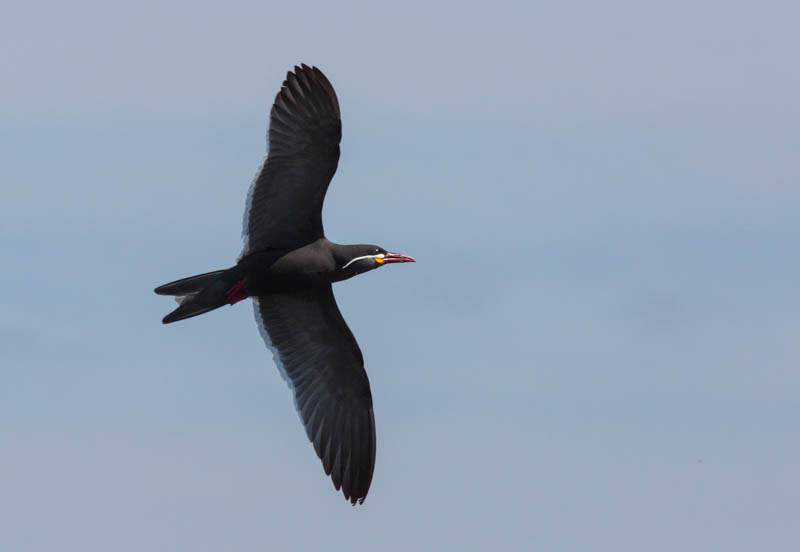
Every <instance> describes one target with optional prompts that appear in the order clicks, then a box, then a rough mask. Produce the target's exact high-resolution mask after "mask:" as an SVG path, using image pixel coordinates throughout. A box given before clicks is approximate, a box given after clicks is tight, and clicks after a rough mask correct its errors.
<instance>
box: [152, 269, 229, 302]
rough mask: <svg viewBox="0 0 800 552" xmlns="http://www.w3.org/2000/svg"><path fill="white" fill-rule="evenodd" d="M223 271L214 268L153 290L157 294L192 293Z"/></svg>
mask: <svg viewBox="0 0 800 552" xmlns="http://www.w3.org/2000/svg"><path fill="white" fill-rule="evenodd" d="M223 272H225V271H224V270H215V271H214V272H206V273H205V274H198V275H196V276H189V277H188V278H181V279H180V280H175V281H174V282H170V283H168V284H164V285H163V286H158V287H157V288H156V289H155V292H156V293H157V294H158V295H178V296H182V295H193V294H195V293H198V292H200V291H202V290H203V288H205V287H206V286H208V285H209V284H211V283H212V282H214V281H215V280H216V279H217V278H218V277H219V275H220V274H222V273H223Z"/></svg>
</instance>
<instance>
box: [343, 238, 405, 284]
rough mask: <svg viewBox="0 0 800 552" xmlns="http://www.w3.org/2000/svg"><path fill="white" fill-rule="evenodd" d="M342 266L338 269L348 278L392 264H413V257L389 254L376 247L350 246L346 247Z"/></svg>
mask: <svg viewBox="0 0 800 552" xmlns="http://www.w3.org/2000/svg"><path fill="white" fill-rule="evenodd" d="M343 260H344V264H342V265H341V266H340V267H339V268H340V270H343V271H345V272H346V273H348V277H349V276H355V275H356V274H362V273H364V272H367V271H369V270H373V269H375V268H379V267H381V266H384V265H387V264H393V263H413V262H416V261H415V260H414V258H413V257H409V256H408V255H402V254H400V253H390V252H388V251H386V250H385V249H384V248H383V247H379V246H377V245H350V246H347V255H346V258H345V259H343Z"/></svg>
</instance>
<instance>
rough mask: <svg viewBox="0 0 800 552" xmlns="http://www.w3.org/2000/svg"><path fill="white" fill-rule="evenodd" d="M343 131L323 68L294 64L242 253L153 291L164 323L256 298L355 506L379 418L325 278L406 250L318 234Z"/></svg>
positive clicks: (306, 421)
mask: <svg viewBox="0 0 800 552" xmlns="http://www.w3.org/2000/svg"><path fill="white" fill-rule="evenodd" d="M341 128H342V126H341V121H340V115H339V102H338V100H337V98H336V93H335V92H334V90H333V86H331V84H330V82H329V81H328V79H327V78H326V77H325V75H323V74H322V72H321V71H320V70H319V69H317V68H316V67H308V66H307V65H302V66H301V67H295V68H294V72H289V73H288V74H287V76H286V80H285V81H284V83H283V86H282V88H281V90H280V91H279V92H278V94H277V95H276V97H275V102H274V104H273V106H272V110H271V112H270V123H269V131H268V145H269V154H268V156H267V158H266V160H265V162H264V164H263V165H262V167H261V169H260V170H259V172H258V174H257V176H256V178H255V180H254V182H253V186H252V188H251V190H250V193H249V195H248V202H247V209H246V212H245V225H244V226H245V228H244V235H245V249H244V252H243V253H242V256H241V257H240V258H239V260H238V262H237V264H236V265H235V266H233V267H231V268H229V269H227V270H221V271H216V272H209V273H206V274H201V275H198V276H192V277H189V278H184V279H181V280H177V281H175V282H171V283H169V284H164V285H162V286H159V287H158V288H156V290H155V291H156V293H159V294H162V295H176V296H182V297H181V304H180V306H179V307H178V308H177V309H175V310H174V311H173V312H171V313H169V314H168V315H167V316H165V317H164V319H163V322H164V323H165V324H166V323H170V322H175V321H178V320H183V319H185V318H190V317H193V316H197V315H199V314H202V313H205V312H208V311H210V310H213V309H216V308H218V307H221V306H223V305H226V304H234V303H236V302H238V301H240V300H243V299H245V298H247V297H253V300H254V307H255V315H256V320H257V322H258V324H259V327H260V329H261V331H262V335H263V337H264V340H265V342H266V344H267V346H268V347H269V348H270V349H271V350H272V351H273V355H274V358H275V362H276V363H277V365H278V367H279V368H280V369H281V371H282V373H283V376H284V378H285V379H286V380H287V382H288V383H289V385H290V387H291V388H292V391H293V393H294V397H295V405H296V407H297V410H298V413H299V414H300V418H301V420H302V422H303V425H304V426H305V429H306V433H307V435H308V438H309V439H310V440H311V442H312V443H313V445H314V449H315V451H316V452H317V455H318V456H319V457H320V459H321V460H322V465H323V468H324V470H325V473H326V474H328V475H330V476H331V479H332V480H333V484H334V486H335V487H336V489H337V490H338V489H341V490H342V492H343V494H344V496H345V497H346V498H347V499H348V500H350V501H351V502H352V503H353V504H355V503H356V502H363V501H364V498H365V497H366V496H367V492H368V491H369V487H370V483H371V482H372V474H373V471H374V467H375V419H374V413H373V409H372V395H371V392H370V388H369V380H368V379H367V373H366V371H365V370H364V359H363V357H362V355H361V350H360V348H359V346H358V343H357V342H356V340H355V338H354V337H353V334H352V332H351V331H350V329H349V328H348V327H347V323H346V322H345V321H344V318H342V315H341V313H340V312H339V308H338V307H337V305H336V300H335V299H334V296H333V290H332V288H331V284H332V283H334V282H338V281H341V280H345V279H347V278H351V277H353V276H356V275H358V274H362V273H364V272H367V271H370V270H374V269H375V268H378V267H380V266H383V265H385V264H391V263H399V262H413V260H414V259H412V258H411V257H408V256H406V255H401V254H397V253H389V252H387V251H386V250H385V249H383V248H381V247H378V246H375V245H339V244H335V243H333V242H330V241H328V240H327V239H326V238H325V235H324V231H323V227H322V203H323V201H324V199H325V193H326V191H327V189H328V184H329V183H330V180H331V178H332V177H333V174H334V173H335V172H336V166H337V164H338V161H339V141H340V139H341V136H342V130H341Z"/></svg>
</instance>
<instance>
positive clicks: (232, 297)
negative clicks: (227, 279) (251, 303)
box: [227, 278, 250, 305]
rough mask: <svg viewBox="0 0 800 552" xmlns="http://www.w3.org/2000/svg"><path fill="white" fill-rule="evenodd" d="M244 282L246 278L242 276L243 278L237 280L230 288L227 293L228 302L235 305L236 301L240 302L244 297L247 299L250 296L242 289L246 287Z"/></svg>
mask: <svg viewBox="0 0 800 552" xmlns="http://www.w3.org/2000/svg"><path fill="white" fill-rule="evenodd" d="M244 282H245V279H244V278H242V279H241V280H239V281H238V282H236V285H234V286H233V287H232V288H231V289H229V290H228V293H227V296H228V302H229V303H230V304H231V305H233V304H234V303H238V302H239V301H241V300H242V299H247V298H248V297H250V296H249V295H247V293H245V292H244V291H242V288H243V287H244Z"/></svg>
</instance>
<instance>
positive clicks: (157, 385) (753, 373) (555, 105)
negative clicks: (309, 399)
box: [0, 2, 800, 552]
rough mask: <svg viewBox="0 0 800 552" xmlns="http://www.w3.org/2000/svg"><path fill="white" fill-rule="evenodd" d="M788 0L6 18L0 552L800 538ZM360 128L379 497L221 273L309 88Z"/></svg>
mask: <svg viewBox="0 0 800 552" xmlns="http://www.w3.org/2000/svg"><path fill="white" fill-rule="evenodd" d="M798 23H800V10H798V8H797V5H796V4H795V3H790V2H766V3H761V4H759V5H754V4H751V3H744V2H734V3H721V2H701V3H696V2H669V3H661V2H642V3H627V2H608V3H593V2H579V3H570V4H569V5H567V4H565V3H562V2H543V3H529V2H520V3H514V2H493V3H474V2H459V3H452V4H445V3H440V4H437V5H436V6H431V5H429V4H428V3H421V2H420V3H412V4H409V3H405V4H402V5H401V4H397V5H393V6H385V5H379V4H377V3H371V2H361V3H340V4H336V5H335V6H334V5H327V4H325V5H323V4H321V3H313V2H292V3H285V2H284V3H276V4H274V5H273V4H271V3H269V2H266V3H265V2H233V3H229V4H228V5H226V6H225V7H221V6H215V5H205V4H203V5H201V4H196V3H192V2H173V3H170V4H169V6H163V5H162V4H161V3H156V2H141V3H138V4H136V5H135V6H134V5H124V6H122V5H109V4H108V3H104V2H76V3H73V4H70V5H65V4H56V3H43V4H37V5H32V4H29V5H21V4H18V5H15V6H12V7H10V8H9V9H8V10H6V13H5V14H4V17H3V21H2V22H0V76H2V82H3V86H2V88H1V89H0V118H1V119H2V121H3V132H0V147H1V148H2V151H4V152H5V156H4V162H3V163H2V164H0V186H2V197H3V201H2V202H0V248H2V251H3V252H4V257H5V259H6V265H5V270H3V271H2V273H0V283H2V289H3V290H5V291H4V292H2V293H0V376H1V378H2V383H3V385H2V386H0V451H2V454H0V488H2V489H3V492H2V493H0V519H2V520H3V528H2V531H0V549H3V550H15V551H44V550H52V549H54V548H60V549H67V550H81V551H84V552H91V551H95V550H96V551H101V550H102V551H106V550H109V549H113V550H119V551H127V550H131V551H134V550H135V551H137V552H138V551H140V550H151V551H158V550H165V551H166V550H192V551H204V550H263V549H265V548H269V549H273V548H274V549H287V550H293V549H297V550H303V549H309V548H311V547H313V546H326V547H327V548H328V549H331V550H344V549H347V550H375V549H380V550H409V549H419V550H440V549H452V548H459V549H463V550H485V549H487V548H500V549H533V548H538V549H546V550H587V549H591V550H610V551H611V550H613V551H615V552H617V551H620V550H631V551H639V550H643V549H646V550H676V549H681V550H713V549H725V550H753V549H787V548H789V547H790V546H791V545H792V544H793V543H795V542H797V540H798V537H800V535H799V534H798V529H797V524H796V518H797V504H798V499H800V476H799V475H798V469H797V466H798V465H799V464H800V430H798V424H797V419H798V415H800V399H799V398H798V397H799V396H800V395H799V394H798V391H799V389H800V375H799V374H798V370H797V366H798V359H800V344H798V340H797V335H798V331H799V330H800V321H799V320H798V315H797V313H798V312H799V311H800V292H798V286H797V281H798V278H800V256H799V255H798V245H797V244H798V240H799V239H800V222H798V217H797V206H798V204H799V203H800V170H798V167H797V152H798V151H800V138H798V133H797V129H798V128H800V108H798V103H797V98H798V97H800V77H799V76H798V72H797V71H796V53H797V51H798V49H800V39H798V36H797V33H796V29H797V26H798ZM300 62H305V63H309V64H314V65H317V66H319V67H320V68H322V70H323V71H325V73H326V74H327V75H328V77H329V78H330V79H331V81H332V82H333V84H334V86H335V88H336V90H337V93H338V95H339V100H340V104H341V108H342V116H343V140H342V158H341V162H340V164H339V170H338V172H337V174H336V176H335V178H334V181H333V184H332V186H331V189H330V191H329V194H328V198H327V200H326V206H325V212H324V218H325V225H326V231H327V234H328V236H329V237H330V238H331V239H332V240H334V241H338V242H340V243H361V242H368V243H378V244H381V245H383V246H384V247H386V248H387V249H390V250H395V251H401V252H404V253H408V254H410V255H413V256H414V257H415V258H416V259H417V260H418V262H417V263H416V264H415V265H403V266H396V267H391V268H390V269H386V270H381V271H380V272H378V273H372V274H369V275H366V276H363V277H361V278H356V279H353V280H350V281H347V282H343V283H341V284H339V285H338V286H337V287H336V289H335V293H336V296H337V299H338V301H339V305H340V308H341V310H342V312H343V314H344V315H345V318H346V319H347V321H348V323H349V324H350V326H351V328H352V329H353V332H354V333H355V335H356V337H357V338H358V340H359V343H360V345H361V348H362V350H363V352H364V357H365V360H366V363H367V370H368V373H369V376H370V381H371V384H372V391H373V397H374V400H375V409H376V414H375V416H376V423H377V430H378V456H377V465H376V471H375V477H374V480H373V484H372V488H371V490H370V494H369V497H368V499H367V501H366V502H365V504H364V505H363V506H360V507H357V508H351V507H350V506H349V505H348V504H347V502H345V501H344V499H343V498H342V497H341V495H340V494H338V493H336V492H335V491H334V490H333V487H332V485H331V484H330V482H329V480H328V479H327V478H326V477H325V475H324V473H323V472H322V469H321V467H320V465H319V461H318V460H317V458H316V457H315V455H314V453H313V450H312V448H311V445H310V444H309V443H308V442H307V440H306V437H305V434H304V432H303V430H302V428H301V425H300V423H299V420H298V419H297V415H296V414H295V412H294V409H293V408H292V400H291V396H290V393H289V391H288V389H287V388H286V385H285V384H284V383H283V381H282V380H281V378H280V376H279V374H278V372H277V370H276V368H275V367H274V365H273V363H272V360H271V355H270V354H269V353H268V352H267V351H266V349H265V347H264V345H263V343H262V341H261V339H260V337H259V335H258V331H257V329H256V326H255V323H254V321H253V314H252V309H251V308H250V306H249V305H248V304H247V303H244V302H243V303H240V304H237V305H235V306H234V307H232V308H226V309H221V310H218V311H215V312H213V313H211V314H209V315H206V316H202V317H199V318H196V319H192V320H189V321H186V322H182V323H179V324H174V325H170V326H168V327H164V326H162V325H161V323H160V319H161V317H162V316H163V315H164V314H165V313H166V312H167V311H168V310H170V309H171V303H170V302H169V301H168V300H166V299H164V298H161V297H157V296H155V295H153V294H152V288H153V287H154V286H156V285H158V284H161V283H163V282H166V281H169V280H172V279H175V278H178V277H182V276H186V275H190V274H195V273H198V272H204V271H207V270H213V269H217V268H223V267H226V266H230V265H231V264H232V263H233V262H234V261H235V259H236V257H237V255H238V254H239V251H240V250H241V241H240V238H239V236H240V232H241V221H242V210H243V207H244V201H245V194H246V192H247V188H248V186H249V183H250V180H251V179H252V177H253V174H254V172H255V170H256V168H257V167H258V164H259V162H260V160H261V158H262V156H263V152H264V148H265V143H264V135H265V130H266V116H267V112H268V109H269V105H270V102H271V100H272V98H273V97H274V94H275V92H276V91H277V89H278V87H279V86H280V83H281V81H282V80H283V76H284V74H285V72H286V70H288V69H289V68H291V67H292V66H293V65H294V64H296V63H300Z"/></svg>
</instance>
